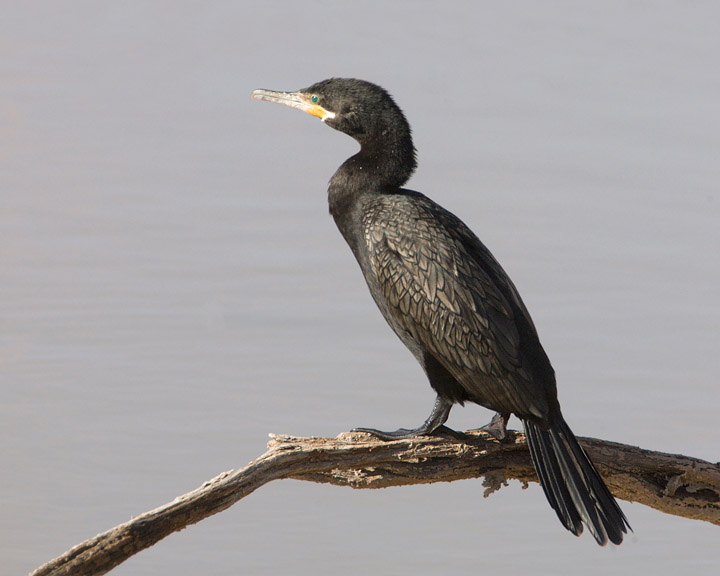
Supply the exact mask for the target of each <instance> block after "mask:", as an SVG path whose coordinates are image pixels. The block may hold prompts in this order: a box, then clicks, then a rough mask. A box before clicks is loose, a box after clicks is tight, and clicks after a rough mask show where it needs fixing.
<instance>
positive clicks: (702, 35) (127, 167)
mask: <svg viewBox="0 0 720 576" xmlns="http://www.w3.org/2000/svg"><path fill="white" fill-rule="evenodd" d="M510 4H511V3H497V2H480V3H478V2H456V3H445V4H442V5H441V3H437V2H392V3H389V2H365V3H357V2H352V3H350V2H344V3H330V2H320V1H311V0H308V1H306V2H282V1H281V2H272V3H266V2H262V3H261V2H257V3H240V2H210V3H202V4H200V3H196V4H189V3H180V2H172V3H170V2H166V3H158V2H156V3H148V2H134V1H133V2H120V3H118V2H115V3H107V2H106V3H100V2H53V3H20V2H16V3H9V2H7V3H5V5H4V6H3V9H2V17H1V18H0V134H1V136H0V211H1V212H0V233H1V236H0V386H1V387H2V388H1V391H2V397H1V399H0V498H1V500H0V504H1V512H0V566H2V573H3V574H20V573H24V572H28V571H29V570H31V569H33V568H35V567H37V566H38V565H40V564H41V563H43V562H45V561H47V560H49V559H51V558H52V557H54V556H56V555H58V554H60V553H62V552H63V551H64V550H66V549H67V548H70V547H71V546H73V545H75V544H77V543H79V542H80V541H82V540H84V539H86V538H88V537H91V536H93V535H95V534H97V533H98V532H101V531H104V530H106V529H108V528H111V527H112V526H114V525H116V524H119V523H121V522H124V521H126V520H128V519H129V518H130V517H132V516H134V515H137V514H140V513H142V512H144V511H146V510H149V509H151V508H154V507H156V506H158V505H161V504H163V503H165V502H168V501H170V500H172V499H173V498H174V497H175V496H177V495H179V494H182V493H184V492H186V491H188V490H191V489H194V488H196V487H197V486H199V485H200V484H202V483H203V482H204V481H205V480H207V479H209V478H211V477H213V476H215V475H216V474H218V473H220V472H222V471H224V470H228V469H231V468H238V467H241V466H244V465H245V464H246V463H247V462H249V461H250V460H252V459H253V458H255V457H257V456H258V455H259V454H261V453H262V452H263V451H264V450H265V443H266V441H267V434H268V433H269V432H275V433H285V434H296V435H336V434H338V433H340V432H342V431H346V430H348V429H350V428H351V427H354V426H377V427H381V428H382V427H385V428H394V427H398V426H413V425H418V424H419V423H420V422H422V420H423V419H424V418H425V417H426V416H427V414H428V413H429V410H430V407H431V404H432V401H433V394H432V392H431V390H430V387H429V386H428V385H427V383H426V381H425V379H424V377H423V375H422V373H421V371H420V369H419V368H418V367H417V366H416V365H415V363H414V360H413V359H412V357H411V356H410V354H409V353H407V352H406V351H405V350H404V349H403V347H402V345H401V344H400V343H399V342H398V341H397V340H396V338H395V337H394V335H393V334H392V333H391V331H390V330H389V329H388V328H387V326H386V325H385V324H384V322H383V320H382V318H381V317H380V315H379V313H378V312H377V311H376V310H375V307H374V304H373V303H372V301H371V299H370V297H369V296H368V294H367V291H366V288H365V286H364V282H363V281H362V278H361V275H360V272H359V269H358V267H357V265H356V264H355V262H354V261H353V258H352V256H351V254H350V251H349V250H348V248H347V247H346V246H345V245H344V243H343V241H342V238H341V237H340V235H339V234H338V232H337V230H336V229H335V227H334V224H333V222H332V220H331V219H330V218H329V216H328V215H327V206H326V196H325V188H326V182H327V180H328V179H329V177H330V176H331V175H332V173H333V171H334V170H335V168H336V167H337V165H339V164H340V163H341V162H342V161H343V160H344V159H345V158H346V157H347V156H349V155H351V154H352V153H354V151H355V150H356V145H355V143H354V142H353V141H352V140H350V139H349V138H347V137H346V136H344V135H342V134H340V133H337V132H334V131H332V130H330V129H329V128H328V127H326V126H324V125H323V124H322V123H320V122H318V121H317V120H316V119H314V118H311V117H309V116H306V115H303V114H300V113H298V112H297V111H291V110H289V109H284V108H280V107H277V106H270V105H268V104H264V103H259V102H252V101H251V100H250V98H249V95H250V92H251V91H252V90H253V89H255V88H271V89H288V90H291V89H298V88H301V87H304V86H307V85H309V84H311V83H313V82H315V81H317V80H320V79H323V78H326V77H330V76H357V77H361V78H366V79H369V80H372V81H375V82H377V83H379V84H381V85H383V86H385V87H387V88H388V89H389V90H390V91H391V92H392V93H393V94H394V96H395V97H396V99H397V101H398V102H399V103H400V105H401V106H402V107H403V108H404V110H405V112H406V114H407V115H408V117H409V119H410V122H411V124H412V126H413V128H414V134H415V141H416V146H417V148H418V151H419V161H420V168H419V170H418V172H417V174H416V175H415V176H414V178H413V179H412V180H411V182H410V185H411V187H413V188H415V189H418V190H422V191H423V192H425V193H427V194H428V195H430V196H432V197H433V198H434V199H436V200H437V201H439V202H440V203H442V204H443V205H445V206H446V207H448V208H449V209H451V210H452V211H454V212H455V213H457V214H458V215H460V216H461V217H462V218H463V219H464V220H465V221H466V222H467V223H468V224H469V225H470V226H471V227H472V228H473V229H474V230H475V231H476V232H477V233H478V235H479V236H480V237H481V238H482V239H483V240H484V241H485V242H486V243H487V245H488V246H489V247H490V248H491V249H492V250H493V252H494V253H495V255H496V256H497V257H498V259H499V260H500V261H501V262H502V263H503V265H504V266H505V268H506V269H507V270H508V272H509V273H510V274H511V276H512V277H513V279H514V281H515V283H516V284H517V286H518V287H519V289H520V291H521V293H522V294H523V297H524V299H525V301H526V303H527V305H528V307H529V308H530V310H531V312H532V313H533V317H534V319H535V322H536V324H537V325H538V328H539V330H540V334H541V337H542V340H543V343H544V345H545V347H546V349H547V351H548V353H549V355H550V357H551V359H552V361H553V364H554V366H555V368H556V371H557V373H558V378H559V391H560V398H561V402H562V405H563V408H564V411H565V414H566V417H567V420H568V421H569V423H570V424H571V426H572V427H573V429H574V430H575V432H576V433H577V434H579V435H584V436H596V437H599V438H604V439H608V440H615V441H620V442H626V443H629V444H636V445H640V446H643V447H645V448H651V449H657V450H662V451H667V452H678V453H684V454H688V455H691V456H697V457H700V458H705V459H708V460H711V461H717V460H720V449H719V448H718V447H719V446H720V427H719V426H718V416H717V415H718V413H719V412H720V393H718V389H717V386H718V382H717V375H718V373H719V372H720V337H719V336H720V305H719V304H718V302H719V301H720V262H719V258H718V253H719V251H720V194H719V193H718V187H719V186H720V163H719V162H718V157H719V154H720V73H718V70H719V63H720V62H719V59H720V34H718V22H719V21H720V9H719V8H718V7H717V5H715V4H712V3H676V2H654V3H643V2H603V3H590V2H584V3H582V2H581V3H577V2H551V3H542V4H540V3H534V2H515V3H512V5H510ZM489 417H490V414H489V413H488V412H487V411H486V410H483V409H481V408H479V407H466V408H459V407H458V408H456V409H455V410H454V411H453V413H452V415H451V420H450V422H449V424H450V425H451V426H453V427H456V428H470V427H476V426H478V425H482V424H484V423H485V422H486V421H487V420H488V419H489ZM513 425H514V426H515V427H517V425H518V423H517V422H514V423H513ZM482 492H483V487H482V486H481V483H480V482H479V481H464V482H454V483H451V484H442V485H433V486H418V487H409V488H397V489H390V490H381V491H352V490H349V489H343V488H335V487H329V486H318V485H312V484H307V483H300V482H290V481H285V482H278V483H274V484H271V485H268V486H265V487H263V488H262V489H260V490H259V491H258V492H257V493H255V494H253V495H251V496H250V497H249V498H247V499H245V500H243V501H241V502H240V503H238V504H237V505H236V506H235V507H233V508H232V509H230V510H228V511H226V512H224V513H222V514H220V515H218V516H215V517H213V518H211V519H209V520H206V521H204V522H202V523H201V524H199V525H197V526H194V527H192V528H190V529H188V530H185V531H183V532H182V533H180V534H175V535H173V536H171V537H169V538H168V539H166V540H165V541H163V542H161V543H160V544H158V545H157V546H155V547H153V548H152V549H150V550H148V551H145V552H142V553H141V554H139V555H138V556H136V557H134V558H133V559H132V560H130V561H129V562H127V563H126V564H124V565H122V566H121V567H119V568H118V569H117V570H116V571H115V572H114V573H116V574H133V575H150V574H181V575H185V574H188V575H190V574H298V575H305V574H307V575H310V574H337V573H342V574H358V575H359V574H369V573H373V574H393V575H395V574H413V575H417V574H481V573H485V574H487V573H498V572H499V571H502V572H503V573H506V574H519V573H532V574H569V573H573V574H592V575H600V574H603V575H604V574H608V573H613V574H654V575H660V574H677V573H678V572H682V573H693V574H711V573H717V569H718V566H719V565H720V547H719V546H718V543H719V539H720V532H719V531H718V527H717V526H713V525H710V524H705V523H701V522H696V521H695V522H694V521H690V520H685V519H682V518H676V517H672V516H668V515H664V514H661V513H659V512H656V511H654V510H651V509H648V508H645V507H643V506H640V505H638V504H629V503H625V504H624V505H623V508H624V510H625V512H626V513H627V515H628V517H629V518H630V522H631V524H632V526H633V528H634V530H635V533H634V534H633V535H631V536H630V537H629V538H628V540H627V542H626V543H625V544H623V546H622V547H620V548H606V549H600V548H599V547H597V546H596V545H595V543H594V541H593V540H592V538H590V537H589V536H585V537H583V538H580V539H576V538H574V537H572V536H571V535H569V534H568V533H567V532H566V531H565V530H563V529H562V527H561V526H560V524H559V523H558V521H557V519H556V517H555V515H554V513H553V512H552V511H551V510H550V508H549V506H548V504H547V502H546V501H545V498H544V496H543V494H542V491H541V489H540V488H539V487H538V486H537V485H532V486H530V487H529V488H528V489H527V490H522V489H521V487H520V486H519V485H518V484H517V483H513V484H511V485H510V486H509V487H508V488H505V489H503V490H501V491H500V492H499V493H496V494H494V495H493V496H492V497H490V498H488V499H483V497H482Z"/></svg>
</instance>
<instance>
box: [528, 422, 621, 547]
mask: <svg viewBox="0 0 720 576" xmlns="http://www.w3.org/2000/svg"><path fill="white" fill-rule="evenodd" d="M523 425H524V426H525V433H526V435H527V439H528V445H529V447H530V456H531V457H532V461H533V464H534V465H535V470H536V471H537V474H538V478H539V480H540V485H541V486H542V487H543V490H544V491H545V496H546V497H547V499H548V502H549V503H550V506H552V508H553V509H554V510H555V512H556V513H557V515H558V518H559V519H560V522H562V524H563V526H565V528H567V529H568V530H570V532H572V533H573V534H575V535H576V536H579V535H580V534H582V531H583V523H585V524H586V525H587V527H588V529H589V530H590V532H591V533H592V535H593V536H594V537H595V540H597V542H598V544H600V545H601V546H604V545H605V544H607V542H608V540H609V541H610V542H612V543H613V544H620V543H621V542H622V541H623V534H627V529H628V528H630V525H629V524H628V522H627V518H625V515H624V514H623V513H622V510H620V506H618V503H617V502H616V501H615V498H614V497H613V495H612V494H611V493H610V490H608V487H607V486H606V485H605V482H603V480H602V478H601V477H600V474H598V472H597V470H596V469H595V466H593V464H592V462H591V461H590V459H589V458H588V456H587V454H586V453H585V451H584V450H583V449H582V447H581V446H580V444H578V441H577V440H576V439H575V436H574V435H573V433H572V431H571V430H570V428H569V427H568V425H567V424H566V423H565V421H564V420H563V419H562V416H560V417H558V418H557V419H556V421H555V422H553V423H552V424H551V425H550V426H549V427H547V428H544V427H542V426H541V425H539V424H536V423H535V422H532V421H529V420H527V421H525V420H524V421H523Z"/></svg>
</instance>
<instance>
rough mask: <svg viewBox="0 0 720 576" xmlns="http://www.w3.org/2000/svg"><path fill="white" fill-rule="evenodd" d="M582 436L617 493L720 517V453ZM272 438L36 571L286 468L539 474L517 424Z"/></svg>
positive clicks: (437, 476) (180, 521) (186, 519)
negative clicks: (407, 436) (256, 451)
mask: <svg viewBox="0 0 720 576" xmlns="http://www.w3.org/2000/svg"><path fill="white" fill-rule="evenodd" d="M579 440H580V443H581V444H582V445H583V447H584V448H585V449H586V450H587V452H588V453H589V454H590V457H591V458H592V460H593V462H594V463H595V465H596V467H597V468H598V470H599V471H600V473H601V474H602V475H603V477H604V478H605V480H606V482H607V484H608V486H609V487H610V489H611V490H612V492H613V494H615V495H616V496H618V497H619V498H622V499H623V500H627V501H630V502H639V503H641V504H645V505H646V506H650V507H652V508H655V509H656V510H659V511H661V512H665V513H668V514H675V515H677V516H684V517H686V518H693V519H696V520H704V521H706V522H711V523H713V524H718V525H720V463H718V464H712V463H710V462H705V461H704V460H699V459H697V458H690V457H688V456H682V455H677V454H665V453H662V452H653V451H650V450H643V449H641V448H637V447H635V446H628V445H626V444H618V443H616V442H606V441H603V440H597V439H594V438H579ZM268 448H269V450H268V451H267V452H266V453H265V454H263V455H262V456H260V458H258V459H257V460H255V461H253V462H251V463H250V464H248V465H247V466H246V467H245V468H242V469H240V470H236V471H229V472H224V473H223V474H220V475H219V476H217V477H216V478H213V479H212V480H209V481H208V482H206V483H205V484H203V485H202V486H201V487H200V488H198V489H197V490H193V491H192V492H189V493H187V494H185V495H183V496H180V497H178V498H176V499H175V500H174V501H173V502H170V503H169V504H165V505H164V506H161V507H160V508H156V509H155V510H151V511H150V512H146V513H145V514H142V515H141V516H138V517H136V518H133V519H132V520H130V521H129V522H126V523H124V524H121V525H120V526H117V527H115V528H113V529H111V530H108V531H107V532H104V533H102V534H99V535H98V536H95V537H94V538H91V539H90V540H86V541H85V542H83V543H82V544H79V545H77V546H75V547H74V548H72V549H71V550H68V551H67V552H65V553H64V554H63V555H62V556H59V557H58V558H56V559H55V560H52V561H51V562H48V563H47V564H45V565H44V566H41V567H40V568H38V569H37V570H35V571H34V572H33V573H32V575H31V576H50V575H53V576H58V575H61V574H67V575H70V574H72V575H73V576H84V575H90V574H92V575H95V574H105V573H106V572H108V571H109V570H111V569H112V568H113V567H115V566H117V565H118V564H120V563H122V562H124V561H125V560H127V559H128V558H130V556H132V555H134V554H136V553H138V552H140V551H141V550H144V549H145V548H149V547H150V546H152V545H153V544H155V543H156V542H158V541H159V540H162V539H163V538H165V537H166V536H168V535H170V534H172V533H173V532H177V531H178V530H182V529H183V528H186V527H187V526H189V525H190V524H194V523H196V522H199V521H200V520H202V519H204V518H207V517H208V516H212V515H213V514H217V513H218V512H220V511H222V510H225V509H226V508H229V507H230V506H232V505H233V504H235V502H237V501H238V500H240V499H241V498H244V497H245V496H247V495H248V494H250V493H251V492H253V491H254V490H256V489H257V488H259V487H260V486H262V485H263V484H266V483H268V482H270V481H272V480H279V479H281V478H294V479H297V480H308V481H311V482H327V483H330V484H337V485H341V486H351V487H353V488H384V487H387V486H402V485H406V484H426V483H431V482H451V481H453V480H459V479H462V478H475V477H480V476H483V477H484V482H483V484H484V486H485V487H486V490H485V492H486V495H488V494H489V493H491V492H493V491H495V490H497V489H499V488H500V487H502V486H503V485H504V484H505V483H506V481H507V480H509V479H516V480H519V481H521V482H525V483H527V482H537V476H536V475H535V471H534V469H533V466H532V463H531V461H530V455H529V453H528V450H527V444H526V441H525V435H524V434H522V433H520V432H509V437H508V439H507V440H506V442H504V443H499V442H497V441H496V440H494V439H493V438H492V437H490V436H488V435H487V434H485V433H483V432H479V431H471V432H467V433H464V434H458V433H452V434H451V433H449V432H448V433H447V434H444V435H442V436H432V437H427V436H426V437H420V438H415V439H412V440H400V441H394V442H382V441H379V440H376V439H374V438H372V437H371V436H369V435H367V434H364V433H347V434H341V435H340V436H338V437H337V438H295V437H291V436H274V435H271V441H270V443H269V444H268Z"/></svg>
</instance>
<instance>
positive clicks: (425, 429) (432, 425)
mask: <svg viewBox="0 0 720 576" xmlns="http://www.w3.org/2000/svg"><path fill="white" fill-rule="evenodd" d="M450 408H452V402H450V401H449V400H446V399H444V398H440V396H438V397H437V399H436V400H435V405H434V406H433V409H432V412H431V413H430V416H428V419H427V420H425V423H424V424H423V425H422V426H420V427H419V428H414V429H413V430H410V429H408V428H400V429H398V430H395V431H393V432H383V431H382V430H376V429H375V428H353V429H352V432H367V433H368V434H372V435H373V436H375V437H377V438H380V439H381V440H404V439H406V438H414V437H415V436H427V435H428V434H431V433H432V432H433V431H435V430H437V429H438V428H440V427H441V426H442V425H443V424H445V422H446V421H447V419H448V416H449V415H450Z"/></svg>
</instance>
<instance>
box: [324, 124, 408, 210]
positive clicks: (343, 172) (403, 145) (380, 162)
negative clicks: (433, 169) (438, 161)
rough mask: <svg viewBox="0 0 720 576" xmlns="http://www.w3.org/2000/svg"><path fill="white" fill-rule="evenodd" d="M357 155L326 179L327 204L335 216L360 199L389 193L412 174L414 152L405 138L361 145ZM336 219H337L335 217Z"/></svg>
mask: <svg viewBox="0 0 720 576" xmlns="http://www.w3.org/2000/svg"><path fill="white" fill-rule="evenodd" d="M360 146H361V147H360V151H359V152H358V153H357V154H355V155H354V156H351V157H350V158H348V159H347V160H345V162H343V164H342V165H341V166H340V168H338V170H337V172H335V174H334V175H333V177H332V178H331V179H330V186H329V189H328V200H329V202H330V212H331V213H332V214H333V216H336V214H337V213H338V212H342V211H346V210H348V209H349V207H350V206H351V205H352V204H353V203H354V202H356V201H357V199H358V198H359V197H360V196H362V195H367V194H370V195H375V194H387V193H393V192H394V191H395V190H397V189H399V188H400V187H402V185H403V184H405V182H407V181H408V180H409V179H410V176H411V175H412V173H413V171H414V170H415V166H416V161H415V148H414V147H413V144H412V140H410V138H409V137H405V138H400V137H397V135H396V137H392V135H391V136H390V137H387V138H385V139H383V140H382V141H381V142H378V141H376V140H372V141H370V142H361V144H360ZM336 219H337V216H336Z"/></svg>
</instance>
